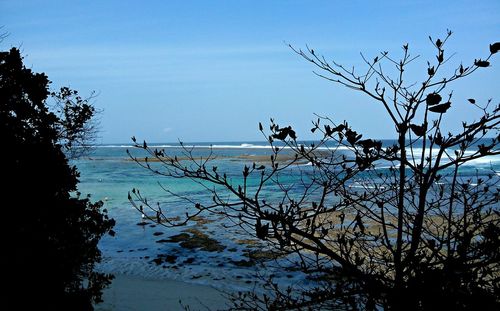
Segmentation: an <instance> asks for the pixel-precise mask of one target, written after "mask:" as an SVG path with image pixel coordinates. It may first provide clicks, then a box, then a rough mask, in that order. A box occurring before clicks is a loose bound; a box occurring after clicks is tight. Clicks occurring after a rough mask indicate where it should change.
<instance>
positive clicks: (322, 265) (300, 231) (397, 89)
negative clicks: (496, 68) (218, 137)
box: [129, 31, 500, 310]
mask: <svg viewBox="0 0 500 311" xmlns="http://www.w3.org/2000/svg"><path fill="white" fill-rule="evenodd" d="M450 36H451V32H450V31H448V33H447V35H446V37H445V38H444V39H443V40H441V39H438V40H433V39H432V38H430V41H431V43H432V45H433V46H434V48H435V49H436V58H435V60H433V61H428V62H427V68H426V70H425V71H424V74H425V75H426V77H425V78H424V79H423V81H422V82H421V83H411V82H407V79H406V72H407V69H408V68H409V65H410V64H411V63H412V62H413V61H414V60H415V58H416V57H414V56H412V55H411V54H410V50H409V47H408V45H407V44H406V45H404V46H403V48H402V57H401V58H400V59H399V60H398V59H394V58H392V57H391V56H390V55H389V53H388V52H382V53H380V55H378V56H376V57H375V58H373V59H371V60H370V59H367V58H366V57H365V56H363V55H362V58H363V60H364V63H365V65H366V70H364V71H363V72H362V73H358V72H359V71H357V70H355V69H354V68H351V67H346V66H343V65H341V64H339V63H336V62H334V61H333V62H328V61H327V60H326V59H325V58H324V57H323V56H320V55H318V54H317V52H315V51H314V50H313V49H310V48H307V50H305V51H303V50H300V49H295V48H293V47H292V46H290V47H291V48H292V50H293V51H295V52H296V53H297V54H298V55H300V56H301V57H302V58H304V59H305V60H306V61H308V62H310V63H311V64H312V65H314V66H316V67H317V68H318V69H319V71H318V72H315V73H316V74H317V75H318V76H320V77H322V78H325V79H327V80H329V81H332V82H334V83H336V84H340V85H343V86H346V87H348V88H350V89H352V90H355V91H358V92H361V93H364V94H366V95H367V96H368V97H370V98H371V99H372V100H373V101H374V102H376V103H378V104H380V105H381V106H382V107H383V108H384V109H385V111H386V112H387V118H388V121H387V124H389V125H390V126H393V127H394V128H395V130H396V135H397V142H396V143H395V144H393V145H387V146H384V145H383V143H382V142H381V141H377V140H374V139H362V135H361V134H359V133H357V132H356V131H355V130H354V129H352V128H351V127H350V126H349V124H348V123H347V122H343V123H340V124H335V123H334V122H333V121H332V120H331V119H329V118H327V117H319V118H318V120H316V121H314V122H313V128H312V129H311V131H312V132H313V133H315V135H318V139H317V141H316V142H315V143H312V144H310V145H305V143H301V142H300V141H298V140H297V137H298V135H297V133H296V132H295V131H294V130H293V128H292V127H291V126H285V127H282V126H279V125H278V124H277V123H276V122H275V121H274V120H272V119H271V124H270V127H269V131H270V133H268V132H266V131H265V130H264V126H262V124H259V129H260V131H261V132H262V133H263V135H264V137H265V138H266V139H267V140H268V142H269V144H270V146H271V147H272V149H271V150H272V151H271V155H270V158H269V161H268V164H267V165H265V166H258V165H256V163H253V164H251V165H246V166H245V167H244V168H243V171H242V176H241V178H231V177H228V176H231V175H228V174H226V173H224V172H219V171H218V169H217V167H216V166H215V165H212V164H211V161H212V160H213V159H214V158H215V156H214V155H213V154H212V153H210V155H209V156H208V157H207V158H200V157H199V156H195V155H194V154H193V152H192V148H189V147H188V146H185V147H184V150H183V151H184V152H183V153H184V155H183V157H182V158H178V157H176V156H169V155H168V154H167V153H166V152H165V150H158V149H155V148H151V147H149V146H148V145H147V143H146V142H144V143H142V144H139V143H137V142H136V140H135V138H132V139H133V141H134V142H135V144H136V147H137V148H140V149H144V150H145V151H147V152H148V153H149V156H150V158H155V162H159V163H160V164H161V168H158V166H156V165H154V166H153V165H150V161H149V159H148V158H145V159H144V160H141V159H138V158H136V157H134V156H132V155H131V157H132V158H133V159H134V160H135V161H136V162H137V163H138V164H139V165H141V166H143V167H145V168H146V169H149V170H151V171H152V172H153V173H156V174H160V175H162V176H170V177H174V178H189V179H192V180H193V181H195V182H197V183H199V184H200V185H201V186H203V187H205V189H206V191H207V194H208V195H209V197H211V198H212V200H211V201H210V200H208V202H193V201H192V198H184V199H185V200H186V202H188V203H192V204H193V207H194V212H192V213H190V214H187V215H186V216H187V217H186V219H183V220H182V221H180V222H173V221H170V220H169V219H172V218H171V217H168V216H169V215H167V211H168V208H167V207H163V208H162V211H166V212H161V218H162V219H161V220H162V221H161V224H162V225H165V226H177V225H183V224H185V223H186V222H187V221H190V220H191V219H194V217H195V216H197V215H198V214H200V213H215V214H223V215H225V216H226V217H228V218H230V219H231V220H233V221H234V222H235V223H236V224H237V225H239V226H240V227H241V228H243V229H244V230H245V231H246V232H250V233H252V232H253V235H254V236H255V237H256V238H258V239H261V240H262V241H263V242H264V243H266V244H267V246H268V247H270V248H271V249H272V250H273V251H274V252H276V253H279V254H282V255H287V254H295V255H296V256H294V257H290V258H296V266H297V268H298V269H300V270H301V271H303V272H305V273H307V274H308V275H309V276H310V277H311V278H310V281H311V282H312V283H313V285H311V286H306V287H290V288H280V287H279V286H278V285H276V284H275V282H273V280H269V281H268V282H267V287H268V288H269V289H270V291H269V293H267V294H266V295H259V294H257V293H255V292H252V293H241V294H239V295H235V296H234V297H233V299H234V309H237V310H265V309H268V310H290V309H294V310H319V309H321V310H328V309H332V310H338V309H348V310H359V309H362V310H365V309H366V310H375V309H377V310H378V309H386V310H499V309H500V298H499V297H500V283H499V280H500V265H499V262H500V217H499V216H500V210H499V200H500V188H499V186H498V185H499V176H498V175H497V174H496V172H494V171H493V170H491V171H482V172H479V171H477V172H476V173H473V174H470V173H468V174H462V173H463V172H464V165H465V164H467V163H470V162H471V161H474V160H478V159H487V158H486V157H488V156H492V155H499V154H500V149H499V144H500V135H499V127H500V105H492V103H491V100H490V101H488V102H487V103H485V104H484V105H480V104H478V103H477V102H476V100H475V99H473V98H470V99H468V100H467V101H468V102H467V101H465V100H461V101H458V100H457V101H458V102H462V104H468V105H473V107H476V108H477V112H478V117H479V118H478V119H476V120H473V119H472V120H464V122H463V123H462V128H461V129H460V130H458V131H456V132H455V133H451V132H447V130H446V127H445V125H444V120H445V119H446V117H447V113H448V111H449V110H451V109H453V106H454V104H452V93H450V94H447V95H444V91H445V89H447V88H448V89H449V87H450V84H452V83H453V82H455V81H457V80H461V79H463V78H465V77H467V76H469V75H471V74H472V73H474V72H476V71H478V70H481V69H482V68H486V67H489V65H490V63H489V62H490V59H491V57H492V56H493V55H494V54H496V53H497V52H498V50H499V48H500V43H494V44H492V45H490V51H489V55H488V56H487V57H486V58H484V59H476V60H474V61H473V62H471V64H470V65H463V64H461V65H460V66H458V67H457V68H456V69H455V70H451V72H449V71H448V73H447V72H446V71H444V72H443V68H444V67H445V64H447V62H448V60H449V58H446V57H445V55H446V54H445V50H444V47H445V44H446V42H447V41H448V39H449V37H450ZM387 64H389V65H390V68H387ZM394 68H395V70H394ZM440 75H442V76H440ZM453 101H455V100H454V99H453ZM277 142H279V143H277ZM183 146H184V145H183ZM285 147H287V148H285ZM290 152H291V154H292V155H293V156H292V157H291V159H292V160H281V159H286V158H287V157H283V155H284V154H287V153H290ZM280 158H281V159H280ZM288 158H289V157H288ZM305 161H307V162H309V163H311V164H312V168H311V169H304V168H302V167H301V166H298V167H295V164H300V163H304V162H305ZM292 167H294V169H295V170H300V171H301V172H302V173H303V174H301V176H302V177H301V179H300V180H299V181H298V182H297V184H295V185H290V184H288V183H287V182H286V181H284V180H285V179H283V178H281V177H282V176H286V174H289V169H290V168H292ZM383 167H386V168H383ZM255 181H257V185H253V184H252V183H254V182H255ZM292 186H293V187H292ZM265 187H272V189H275V190H276V191H281V194H280V195H279V196H278V197H276V196H277V194H276V191H273V195H272V196H271V195H270V194H269V193H267V194H266V193H265V192H264V191H263V189H265ZM297 187H300V189H301V191H294V188H295V189H296V188H297ZM169 194H172V195H176V194H175V193H171V192H169ZM129 200H130V201H131V203H132V204H133V205H134V206H135V207H136V208H139V207H138V206H145V207H148V208H150V209H153V210H155V211H156V210H157V207H156V206H155V205H150V203H148V201H147V200H146V198H145V197H144V196H143V195H142V194H141V193H140V192H139V191H138V190H136V189H133V190H132V191H131V193H129Z"/></svg>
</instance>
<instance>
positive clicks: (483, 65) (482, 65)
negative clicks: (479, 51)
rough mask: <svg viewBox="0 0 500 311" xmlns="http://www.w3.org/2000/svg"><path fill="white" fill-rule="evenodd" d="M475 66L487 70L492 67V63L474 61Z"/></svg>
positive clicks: (479, 60)
mask: <svg viewBox="0 0 500 311" xmlns="http://www.w3.org/2000/svg"><path fill="white" fill-rule="evenodd" d="M474 65H476V66H478V67H483V68H486V67H488V66H490V62H489V61H486V60H481V59H478V60H474Z"/></svg>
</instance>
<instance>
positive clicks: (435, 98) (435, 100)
mask: <svg viewBox="0 0 500 311" xmlns="http://www.w3.org/2000/svg"><path fill="white" fill-rule="evenodd" d="M441 99H442V98H441V95H439V94H438V93H430V94H428V95H427V98H426V99H425V102H426V103H427V105H429V106H432V105H437V104H439V102H440V101H441Z"/></svg>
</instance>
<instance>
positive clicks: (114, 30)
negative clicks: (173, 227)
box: [0, 0, 500, 144]
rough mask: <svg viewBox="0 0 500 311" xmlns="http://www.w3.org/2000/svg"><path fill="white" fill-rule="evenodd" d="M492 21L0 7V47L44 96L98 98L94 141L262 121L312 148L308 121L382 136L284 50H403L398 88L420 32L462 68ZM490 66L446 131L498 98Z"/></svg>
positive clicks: (495, 9) (168, 7)
mask: <svg viewBox="0 0 500 311" xmlns="http://www.w3.org/2000/svg"><path fill="white" fill-rule="evenodd" d="M499 12H500V1H498V0H491V1H460V0H458V1H256V0H253V1H187V0H184V1H123V0H121V1H111V0H110V1H102V0H101V1H91V0H87V1H49V0H45V1H34V0H33V1H32V0H22V1H17V0H9V1H5V0H0V25H1V26H3V29H2V30H3V32H6V33H8V37H7V38H6V39H4V40H3V42H1V43H0V47H1V48H2V50H5V49H9V48H11V47H18V48H20V49H21V51H22V53H23V55H24V57H25V59H24V61H25V64H26V66H27V67H29V68H32V69H33V70H34V71H36V72H45V73H46V74H47V75H48V77H49V79H50V80H51V81H52V85H51V87H52V89H54V90H55V89H57V88H59V87H61V86H70V87H72V88H74V89H76V90H78V91H79V92H80V94H82V95H84V96H85V95H90V94H91V92H92V91H95V92H96V93H97V94H98V96H97V97H96V98H95V99H93V104H94V105H95V106H96V107H97V108H98V109H100V110H101V111H102V112H101V113H100V115H99V119H100V134H99V136H100V137H99V139H98V141H97V143H104V144H106V143H126V142H130V137H131V136H136V137H137V138H138V139H139V140H142V139H145V140H147V141H149V142H175V141H177V140H182V141H184V142H210V141H212V142H222V141H262V140H264V137H263V136H262V134H261V133H260V132H259V131H258V123H259V122H262V123H263V124H269V119H270V118H274V120H276V122H277V123H278V124H279V125H281V126H287V125H292V126H293V127H294V128H295V129H296V131H297V135H298V136H299V139H313V138H314V136H312V133H311V132H310V128H311V121H312V120H314V119H316V116H315V114H318V115H322V116H328V117H330V118H331V119H332V120H334V121H335V122H342V121H343V120H347V121H348V122H349V124H351V125H352V126H353V127H354V128H355V129H356V130H358V132H361V133H364V136H365V137H373V138H393V137H395V130H394V127H393V126H392V125H391V123H390V122H389V119H388V117H387V114H386V113H385V111H384V110H383V108H382V107H381V106H380V105H379V104H377V103H376V102H374V101H373V100H371V99H370V98H368V97H367V96H365V95H362V94H360V93H357V92H355V91H353V90H350V89H347V88H345V87H341V86H339V85H336V84H333V83H331V82H329V81H326V80H324V79H321V78H319V77H317V76H315V75H314V74H313V72H312V71H313V69H314V68H313V67H312V65H311V64H310V63H308V62H306V61H305V60H303V59H301V57H299V56H298V55H296V54H295V53H293V51H292V50H291V49H290V48H289V47H288V44H291V45H293V46H295V47H297V48H305V47H306V45H308V46H310V47H312V48H314V50H315V51H316V53H317V54H321V55H324V56H325V57H326V59H328V60H335V61H336V62H338V63H342V64H344V65H346V66H347V67H350V66H356V68H357V69H359V70H361V69H362V68H363V66H362V65H363V64H362V60H361V56H360V53H363V55H366V56H367V57H369V58H370V59H372V58H373V57H375V56H376V55H377V54H378V53H379V52H380V51H389V52H390V53H391V54H390V55H393V56H394V57H395V58H398V57H400V55H401V52H402V50H401V46H402V45H403V44H405V43H408V44H409V46H410V49H411V51H412V53H413V55H420V57H419V58H418V59H417V60H416V61H415V62H414V63H413V64H412V67H411V68H410V69H409V70H408V72H407V74H408V77H407V81H409V82H417V81H419V79H418V78H419V77H422V75H421V74H422V73H423V72H424V73H425V72H426V68H427V65H426V61H427V60H431V61H434V60H435V56H434V50H433V47H432V46H431V44H430V41H429V39H428V36H429V35H431V36H432V37H433V38H439V37H441V38H442V37H444V35H445V33H446V30H447V29H451V30H452V31H453V32H454V34H453V36H452V38H451V39H450V41H449V42H448V45H447V49H446V51H447V52H448V51H450V52H449V54H447V55H451V54H452V52H455V53H456V54H454V55H453V58H452V59H451V60H450V62H449V63H448V64H449V65H450V66H451V67H453V66H455V65H458V64H460V62H461V61H463V62H464V64H469V63H471V62H473V60H474V59H475V58H480V57H483V58H484V57H487V55H488V54H489V50H488V45H489V44H490V43H493V42H495V41H500V19H499V18H498V17H499ZM388 67H390V65H389V64H388ZM451 67H450V68H451ZM499 67H500V59H499V56H498V55H495V57H494V58H493V59H492V67H491V68H488V69H486V70H480V71H478V72H477V73H476V74H474V75H473V76H471V77H470V78H467V80H464V81H461V82H458V83H457V84H456V85H453V86H452V88H451V89H449V90H450V91H451V90H453V94H454V97H453V98H454V104H453V109H452V110H451V111H450V113H449V121H448V122H449V123H450V125H449V126H450V128H452V129H453V128H454V126H456V124H459V123H460V121H462V120H467V119H468V118H469V119H470V118H473V117H474V112H475V111H472V110H471V109H472V108H471V107H470V105H469V106H468V105H467V104H466V101H465V99H466V98H470V97H473V98H475V99H476V100H477V101H478V102H485V101H486V100H488V99H489V98H493V101H494V102H496V103H498V102H499V101H500V88H499V87H498V85H499V78H498V77H500V71H499V69H498V68H499ZM455 123H456V124H455Z"/></svg>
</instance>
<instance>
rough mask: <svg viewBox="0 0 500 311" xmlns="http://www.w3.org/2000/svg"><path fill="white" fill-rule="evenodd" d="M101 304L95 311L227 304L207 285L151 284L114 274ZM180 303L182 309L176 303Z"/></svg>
mask: <svg viewBox="0 0 500 311" xmlns="http://www.w3.org/2000/svg"><path fill="white" fill-rule="evenodd" d="M102 298H103V302H101V303H99V304H96V305H95V310H96V311H111V310H184V308H183V306H182V305H184V306H189V308H190V310H206V309H210V310H220V309H226V308H227V307H228V306H229V301H228V299H227V298H226V297H224V296H223V293H222V292H221V291H220V290H217V289H215V288H213V287H211V286H208V285H198V284H191V283H186V282H183V281H178V280H172V279H165V280H154V279H145V278H141V277H137V276H130V275H123V274H117V275H115V278H114V279H113V282H112V283H111V285H110V286H109V287H108V288H106V289H104V291H103V297H102ZM179 301H182V305H181V304H180V303H179Z"/></svg>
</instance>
